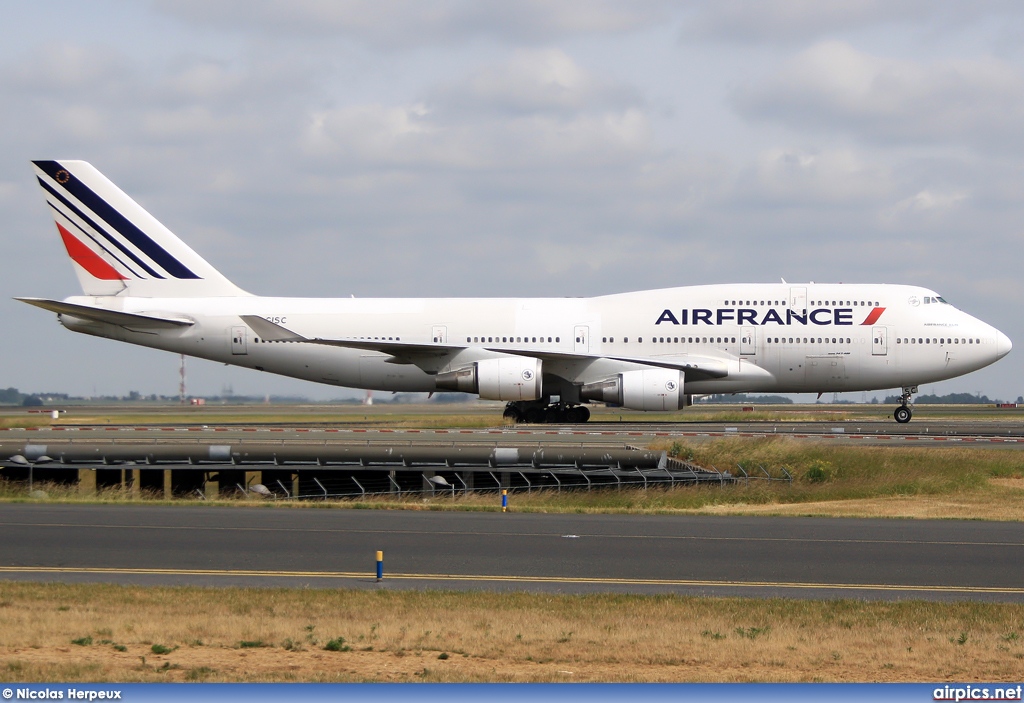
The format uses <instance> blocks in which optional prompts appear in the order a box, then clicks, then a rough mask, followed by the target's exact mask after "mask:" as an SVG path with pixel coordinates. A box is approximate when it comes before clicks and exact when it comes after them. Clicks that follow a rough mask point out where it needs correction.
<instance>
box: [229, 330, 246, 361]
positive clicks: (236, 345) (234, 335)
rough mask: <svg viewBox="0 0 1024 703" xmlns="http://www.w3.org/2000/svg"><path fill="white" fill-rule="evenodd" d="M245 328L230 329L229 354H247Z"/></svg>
mask: <svg viewBox="0 0 1024 703" xmlns="http://www.w3.org/2000/svg"><path fill="white" fill-rule="evenodd" d="M245 331H246V328H245V327H232V328H231V353H232V354H235V355H239V354H248V353H249V352H247V351H246V350H245Z"/></svg>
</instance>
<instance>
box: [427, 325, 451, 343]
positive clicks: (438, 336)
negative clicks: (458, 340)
mask: <svg viewBox="0 0 1024 703" xmlns="http://www.w3.org/2000/svg"><path fill="white" fill-rule="evenodd" d="M430 338H431V340H432V341H433V342H434V343H435V344H447V343H448V328H447V327H445V326H443V325H442V326H437V325H435V326H434V327H433V328H432V329H431V332H430Z"/></svg>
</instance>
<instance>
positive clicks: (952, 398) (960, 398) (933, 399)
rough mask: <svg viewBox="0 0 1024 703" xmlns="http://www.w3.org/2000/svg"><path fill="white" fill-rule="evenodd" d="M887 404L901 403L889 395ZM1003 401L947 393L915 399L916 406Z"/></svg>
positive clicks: (1019, 401)
mask: <svg viewBox="0 0 1024 703" xmlns="http://www.w3.org/2000/svg"><path fill="white" fill-rule="evenodd" d="M885 402H886V403H899V402H900V397H899V396H898V395H887V396H886V397H885ZM1002 402H1003V401H1001V400H992V399H991V398H989V397H988V396H987V395H973V394H971V393H947V394H946V395H934V394H932V395H919V396H916V397H915V398H914V403H915V404H916V405H992V404H994V403H1002ZM1017 402H1018V403H1021V402H1024V398H1019V397H1018V398H1017Z"/></svg>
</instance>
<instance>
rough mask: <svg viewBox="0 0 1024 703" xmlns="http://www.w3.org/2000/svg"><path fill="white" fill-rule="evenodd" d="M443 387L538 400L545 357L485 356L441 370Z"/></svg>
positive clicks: (439, 378)
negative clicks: (460, 366)
mask: <svg viewBox="0 0 1024 703" xmlns="http://www.w3.org/2000/svg"><path fill="white" fill-rule="evenodd" d="M434 383H435V385H437V387H438V389H439V390H445V391H461V392H463V393H478V394H480V397H481V398H483V399H484V400H536V399H538V398H540V397H541V360H540V359H533V358H530V357H521V356H513V357H501V358H498V359H484V360H483V361H477V362H475V363H473V364H472V365H470V366H464V367H463V368H461V369H456V370H455V371H448V372H445V373H439V374H437V376H436V377H435V380H434Z"/></svg>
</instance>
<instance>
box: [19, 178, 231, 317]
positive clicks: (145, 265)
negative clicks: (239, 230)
mask: <svg viewBox="0 0 1024 703" xmlns="http://www.w3.org/2000/svg"><path fill="white" fill-rule="evenodd" d="M32 165H33V166H34V167H35V172H36V178H37V180H38V181H39V185H40V187H41V188H42V189H43V195H44V197H45V198H46V203H47V205H49V206H50V209H51V210H52V211H53V217H54V220H56V222H57V230H58V231H59V232H60V237H61V239H62V240H63V241H64V247H65V248H66V249H67V252H68V256H70V257H71V261H72V262H73V263H74V267H75V273H77V274H78V280H79V282H80V283H81V285H82V290H83V291H84V292H85V294H86V295H99V296H104V295H122V296H138V297H144V298H193V297H208V296H236V295H248V293H246V292H245V291H243V290H242V289H240V288H238V287H237V286H236V285H235V284H233V283H232V282H231V281H229V280H228V279H227V278H225V277H224V276H223V275H222V274H221V273H220V272H219V271H217V269H215V268H214V267H213V266H211V265H210V264H209V263H207V261H206V260H205V259H203V258H202V257H201V256H199V254H197V253H196V252H195V251H193V250H192V248H191V247H189V246H188V245H187V244H185V243H184V242H183V241H181V240H180V239H178V237H176V236H175V235H174V233H173V232H171V231H170V230H169V229H167V228H166V227H164V226H163V225H162V224H160V222H158V221H157V219H156V218H155V217H153V216H152V215H150V214H149V213H148V212H146V210H145V209H144V208H143V207H142V206H141V205H139V204H138V203H137V202H135V201H134V200H132V199H131V198H130V197H129V196H128V195H126V194H125V193H124V191H122V190H121V189H120V188H118V187H117V186H116V185H114V184H113V183H111V182H110V180H108V179H107V178H106V177H105V176H104V175H103V174H102V173H100V172H99V171H97V170H96V169H95V168H93V166H92V165H91V164H89V163H86V162H85V161H33V162H32Z"/></svg>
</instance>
